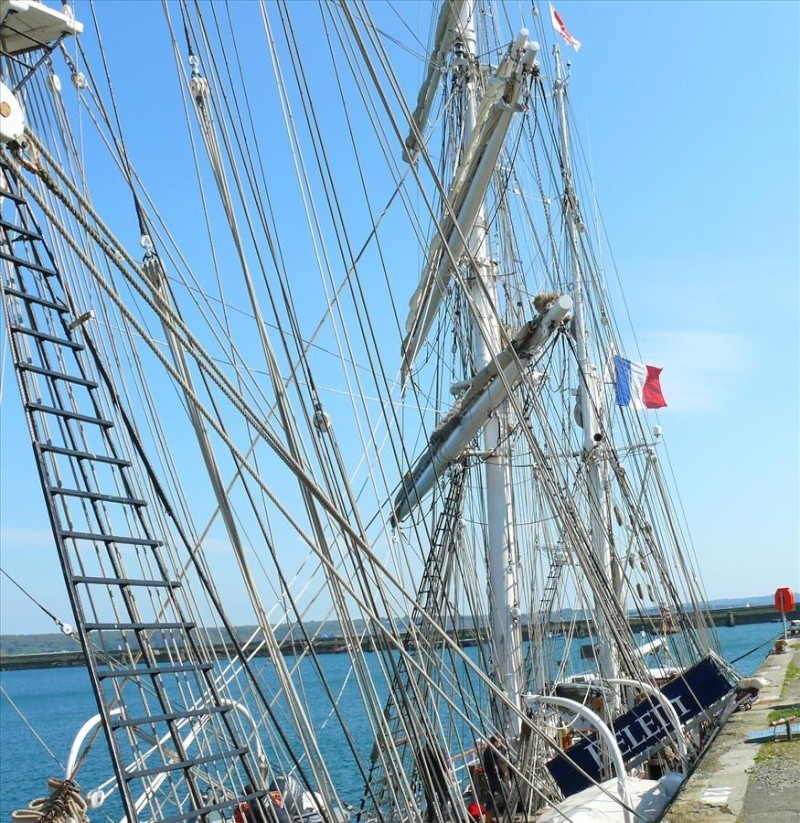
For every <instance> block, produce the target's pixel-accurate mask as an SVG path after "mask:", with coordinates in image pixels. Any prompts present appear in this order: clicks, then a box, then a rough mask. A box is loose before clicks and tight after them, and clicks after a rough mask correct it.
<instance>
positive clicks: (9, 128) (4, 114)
mask: <svg viewBox="0 0 800 823" xmlns="http://www.w3.org/2000/svg"><path fill="white" fill-rule="evenodd" d="M23 134H25V112H24V111H23V110H22V106H21V105H20V102H19V100H17V98H16V95H15V94H14V93H13V92H12V91H11V89H10V88H9V87H8V86H7V85H6V84H5V83H0V140H2V141H3V143H19V142H21V140H22V136H23Z"/></svg>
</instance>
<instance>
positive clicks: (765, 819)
mask: <svg viewBox="0 0 800 823" xmlns="http://www.w3.org/2000/svg"><path fill="white" fill-rule="evenodd" d="M792 661H794V664H795V666H800V644H798V643H797V642H792V641H790V643H789V648H788V650H787V651H786V652H783V653H781V654H775V653H774V652H772V653H770V654H769V655H768V656H767V658H766V660H765V661H764V663H763V664H762V665H761V667H760V668H759V670H758V672H757V673H756V674H757V675H758V676H760V677H763V678H765V679H766V680H768V681H769V685H768V686H765V687H764V688H763V689H761V692H760V694H759V699H758V701H757V702H756V703H755V704H754V705H753V706H752V708H751V709H749V710H747V711H739V712H736V713H735V714H734V715H732V716H731V718H730V719H729V721H728V722H727V723H726V724H725V726H724V727H723V729H722V730H721V731H720V733H719V734H718V735H717V737H716V739H715V740H714V741H713V742H712V744H711V746H710V748H709V750H708V751H707V752H706V754H705V757H703V759H702V760H701V762H700V764H699V765H698V766H697V768H696V769H695V771H694V772H693V774H692V775H691V776H690V777H689V780H688V781H687V782H686V785H685V786H684V787H683V789H682V790H681V792H680V794H679V795H678V798H677V799H676V800H675V802H674V803H673V804H672V805H671V806H670V808H669V809H668V810H667V813H666V815H665V817H664V819H663V823H723V821H724V823H800V757H798V755H797V747H798V745H800V744H798V743H791V744H788V745H787V744H781V743H778V744H777V745H776V746H775V747H774V754H775V756H774V757H773V758H772V759H771V760H769V761H763V762H761V763H756V756H757V754H758V753H759V751H760V750H761V748H762V746H763V745H764V744H759V743H748V742H747V740H748V737H749V735H750V734H751V733H753V732H758V731H764V730H766V729H768V728H769V721H768V719H767V717H768V715H769V713H770V712H771V711H772V710H774V709H778V708H785V707H787V706H794V705H796V706H798V707H800V678H794V679H793V681H792V682H791V683H790V684H789V687H788V688H787V691H786V693H785V694H784V695H783V696H782V697H781V689H782V687H783V681H784V677H785V675H786V671H787V669H788V667H789V664H790V663H791V662H792ZM798 714H800V708H798ZM784 745H786V748H785V749H783V748H782V746H784Z"/></svg>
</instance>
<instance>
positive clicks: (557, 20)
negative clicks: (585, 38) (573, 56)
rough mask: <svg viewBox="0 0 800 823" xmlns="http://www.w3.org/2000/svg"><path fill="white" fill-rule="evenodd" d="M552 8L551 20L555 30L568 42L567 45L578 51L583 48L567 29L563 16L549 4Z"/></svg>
mask: <svg viewBox="0 0 800 823" xmlns="http://www.w3.org/2000/svg"><path fill="white" fill-rule="evenodd" d="M547 5H548V6H550V20H551V21H552V23H553V28H554V29H555V30H556V31H557V32H558V33H559V34H560V35H561V36H562V37H563V38H564V40H566V41H567V43H569V44H570V46H572V48H574V49H575V51H578V50H579V49H580V47H581V41H580V40H577V39H576V38H574V37H573V36H572V35H571V34H570V33H569V31H567V27H566V25H565V23H564V21H563V20H562V19H561V15H560V14H559V13H558V12H557V11H556V10H555V9H554V8H553V4H552V3H548V4H547Z"/></svg>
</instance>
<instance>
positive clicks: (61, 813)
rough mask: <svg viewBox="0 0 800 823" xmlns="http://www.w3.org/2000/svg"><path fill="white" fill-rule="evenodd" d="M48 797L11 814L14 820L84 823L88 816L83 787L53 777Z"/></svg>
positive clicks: (73, 782)
mask: <svg viewBox="0 0 800 823" xmlns="http://www.w3.org/2000/svg"><path fill="white" fill-rule="evenodd" d="M47 785H48V786H49V787H50V789H51V791H50V795H49V796H48V797H39V798H37V799H36V800H31V802H30V803H29V804H28V808H27V809H18V810H17V811H15V812H11V819H12V820H34V821H37V823H73V821H74V823H83V822H84V821H87V823H88V820H89V818H88V817H87V816H86V801H85V800H84V799H83V797H82V796H81V787H80V786H79V785H78V784H77V783H76V782H75V781H74V780H58V779H57V778H55V777H51V778H50V779H49V780H48V781H47Z"/></svg>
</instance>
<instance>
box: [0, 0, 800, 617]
mask: <svg viewBox="0 0 800 823" xmlns="http://www.w3.org/2000/svg"><path fill="white" fill-rule="evenodd" d="M556 5H557V7H558V9H559V11H560V12H561V14H562V16H563V17H564V18H565V20H566V22H567V25H568V26H569V28H570V30H571V31H572V33H573V34H574V35H575V36H576V37H578V38H579V39H580V40H581V41H582V42H583V48H582V50H581V51H580V53H579V54H577V55H575V54H573V55H571V57H570V59H571V61H572V81H571V87H570V88H571V91H570V93H571V99H572V103H573V109H574V111H575V114H576V118H577V125H578V127H579V128H580V129H581V131H582V132H583V135H582V141H583V145H584V148H585V149H586V150H587V151H588V152H590V153H591V158H592V166H593V170H594V175H595V180H596V188H597V196H598V199H599V202H600V205H601V208H602V215H603V219H604V221H605V224H606V227H607V231H608V235H609V237H610V240H611V251H612V252H613V256H614V261H615V263H616V267H617V269H618V270H619V273H620V276H621V278H622V279H623V280H624V282H625V284H626V290H627V299H628V304H629V307H630V310H631V311H632V313H633V314H634V316H635V318H636V321H635V326H636V329H637V334H638V340H639V344H640V349H641V351H642V353H643V356H644V357H645V359H646V360H647V362H649V363H653V364H657V365H660V366H662V367H663V368H664V373H663V377H662V383H663V388H664V392H665V395H666V398H667V401H668V403H669V408H668V409H666V410H664V411H663V412H662V413H661V414H660V418H659V419H660V422H661V424H662V425H663V427H664V435H665V440H666V442H667V444H668V446H669V452H670V456H671V460H672V467H673V469H674V472H675V474H676V475H677V477H678V480H679V484H680V488H681V494H682V502H683V505H684V508H685V510H686V515H687V518H688V521H689V523H690V526H691V530H692V535H693V538H694V545H695V548H696V551H697V554H698V558H699V563H700V568H701V573H702V576H703V578H704V581H705V584H706V588H707V591H708V593H709V596H710V597H712V598H722V597H753V596H757V595H764V594H771V593H772V592H773V591H774V589H775V588H776V587H778V586H792V587H794V588H795V589H796V590H797V589H799V588H800V545H799V543H798V508H799V504H798V500H799V499H800V491H799V489H798V463H799V462H800V444H799V443H798V429H800V422H799V421H800V403H799V398H798V373H799V363H798V357H799V352H800V337H799V335H798V309H799V299H798V279H800V275H799V272H800V255H799V250H798V245H799V241H798V224H799V222H800V216H799V215H798V191H799V190H800V180H799V179H798V154H799V153H800V149H799V148H798V147H799V146H800V128H799V126H798V101H800V66H799V65H798V51H799V47H798V42H799V40H800V23H799V21H798V8H799V6H798V4H797V3H790V2H778V3H770V2H758V3H746V2H737V3H727V2H726V3H723V2H719V3H711V2H692V3H690V2H653V3H647V2H641V3H633V2H623V3H604V2H560V3H557V4H556ZM507 7H508V9H509V14H510V16H511V18H512V20H514V19H519V22H520V24H521V23H523V22H525V21H527V20H529V19H530V18H529V14H530V4H529V3H509V4H508V6H507ZM117 8H119V9H120V11H119V14H120V16H119V17H116V14H117V12H116V9H117ZM543 8H544V9H545V10H546V4H545V5H544V6H543ZM123 9H124V6H122V5H120V6H115V12H114V15H115V18H114V19H113V20H112V21H111V23H112V25H111V32H110V35H109V38H110V39H109V40H108V42H107V43H106V46H107V47H109V45H112V46H113V43H114V36H115V34H116V36H117V37H118V38H119V37H120V35H121V34H122V33H123V32H124V31H125V29H126V26H127V25H128V23H126V22H125V19H124V18H123V17H122V16H121V15H122V10H123ZM83 10H84V11H85V12H88V9H86V8H85V7H84V9H83ZM101 11H102V8H101ZM78 12H79V14H80V12H81V6H80V5H79V8H78ZM106 14H107V12H106ZM415 14H416V12H415ZM515 16H516V18H515ZM88 23H89V20H88V19H87V24H88ZM130 54H131V59H130V71H131V73H134V72H137V71H139V70H140V68H141V65H140V64H141V61H142V60H147V59H148V58H146V57H143V55H142V54H141V53H138V52H137V53H134V52H133V51H131V52H130ZM409 93H410V96H412V99H413V96H414V95H415V94H416V89H414V90H409ZM148 182H151V181H148ZM153 182H155V181H153ZM609 260H610V258H609ZM608 269H609V272H610V271H611V266H610V262H609V265H608ZM3 368H4V378H5V379H4V386H3V396H2V406H1V407H0V414H1V416H0V444H1V448H2V454H0V481H1V484H2V486H1V488H0V506H1V508H0V539H1V541H2V543H1V545H0V560H1V562H2V566H3V567H4V568H5V569H6V570H7V571H8V572H9V573H10V574H12V575H14V577H16V578H17V579H18V580H20V582H21V583H22V584H23V585H24V586H25V587H26V588H28V589H29V590H30V591H31V593H32V594H33V595H34V596H35V597H36V598H37V599H38V600H40V601H42V602H43V603H44V604H46V605H47V607H48V608H49V609H50V610H51V611H54V612H55V613H56V614H57V615H59V616H60V617H63V618H64V619H70V618H69V611H68V606H67V602H66V596H65V594H64V592H63V586H62V584H61V582H60V577H59V571H58V565H57V561H56V558H55V551H54V549H53V546H52V539H51V537H50V535H49V531H48V526H47V518H46V515H45V512H44V506H43V504H42V502H41V492H40V490H39V487H38V483H37V481H36V478H35V473H34V469H33V463H32V459H31V455H30V447H29V446H28V444H27V443H26V441H25V437H26V430H25V428H24V424H23V421H22V415H21V411H20V408H19V399H18V396H17V389H16V385H15V384H14V381H13V375H12V374H11V373H10V363H9V360H8V357H7V353H6V350H5V348H3ZM52 629H53V624H52V623H51V621H50V620H49V619H48V618H47V617H45V616H44V615H42V613H41V612H39V611H38V610H37V609H35V607H32V606H31V605H30V603H29V602H28V601H27V600H26V599H25V598H23V597H22V596H20V595H19V594H18V592H17V591H16V589H15V588H14V587H13V586H11V585H10V584H9V583H8V581H7V580H6V579H5V578H2V579H0V631H2V632H3V633H17V632H33V631H51V630H52Z"/></svg>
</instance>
